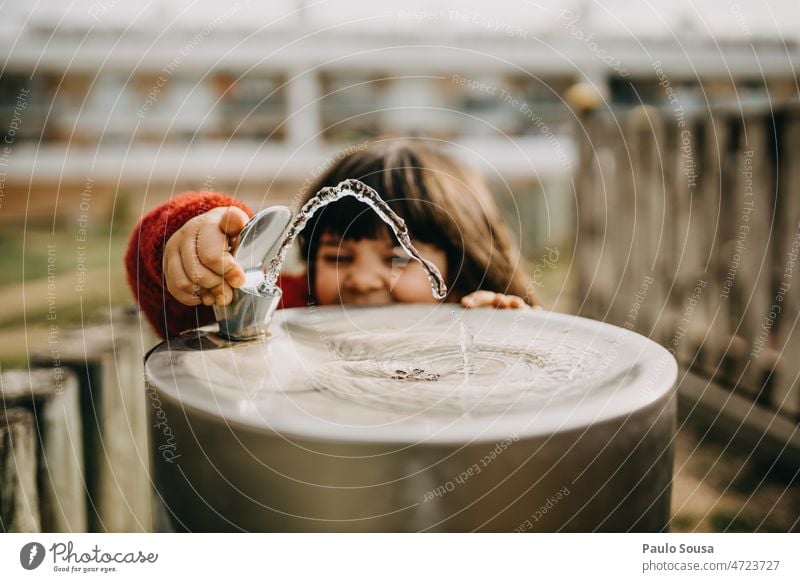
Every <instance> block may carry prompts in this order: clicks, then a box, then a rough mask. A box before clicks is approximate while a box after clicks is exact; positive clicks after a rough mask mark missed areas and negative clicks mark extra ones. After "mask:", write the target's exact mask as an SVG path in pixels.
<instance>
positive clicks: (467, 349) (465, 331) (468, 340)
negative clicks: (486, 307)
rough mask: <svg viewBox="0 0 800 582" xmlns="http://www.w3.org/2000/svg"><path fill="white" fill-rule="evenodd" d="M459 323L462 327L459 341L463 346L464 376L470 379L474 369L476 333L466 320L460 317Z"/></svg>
mask: <svg viewBox="0 0 800 582" xmlns="http://www.w3.org/2000/svg"><path fill="white" fill-rule="evenodd" d="M458 325H459V326H460V327H461V330H460V332H459V336H458V343H459V345H460V346H461V357H462V358H463V359H464V378H465V379H466V380H468V379H469V376H470V374H471V373H472V372H473V371H474V370H473V369H472V349H473V347H474V346H475V334H474V333H472V330H471V329H470V328H469V326H468V325H467V324H466V323H464V321H463V320H462V319H461V318H459V320H458Z"/></svg>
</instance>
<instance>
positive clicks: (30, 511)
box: [0, 408, 41, 532]
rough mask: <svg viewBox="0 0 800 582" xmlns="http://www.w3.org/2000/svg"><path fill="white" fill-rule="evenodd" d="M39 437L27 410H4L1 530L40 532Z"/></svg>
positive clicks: (0, 457)
mask: <svg viewBox="0 0 800 582" xmlns="http://www.w3.org/2000/svg"><path fill="white" fill-rule="evenodd" d="M35 435H36V433H35V425H34V421H33V414H31V412H30V411H29V410H26V409H24V408H5V409H3V410H0V530H2V531H3V532H39V531H41V519H40V517H39V496H38V491H37V489H36V468H37V461H36V436H35Z"/></svg>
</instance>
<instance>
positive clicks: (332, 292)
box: [314, 262, 339, 305]
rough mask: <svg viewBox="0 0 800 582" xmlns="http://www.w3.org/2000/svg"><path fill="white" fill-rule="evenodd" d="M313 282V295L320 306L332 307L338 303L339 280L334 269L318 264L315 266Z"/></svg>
mask: <svg viewBox="0 0 800 582" xmlns="http://www.w3.org/2000/svg"><path fill="white" fill-rule="evenodd" d="M316 267H317V268H316V274H315V281H314V287H315V289H314V295H315V296H316V300H317V303H319V304H320V305H332V304H335V303H338V302H339V279H338V276H337V274H336V269H331V268H330V267H329V266H328V265H326V264H325V263H322V262H319V263H317V266H316Z"/></svg>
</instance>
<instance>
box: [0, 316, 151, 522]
mask: <svg viewBox="0 0 800 582" xmlns="http://www.w3.org/2000/svg"><path fill="white" fill-rule="evenodd" d="M153 341H154V338H153V336H152V333H151V332H150V330H149V328H148V327H147V326H146V325H140V319H139V317H138V316H137V315H136V314H135V312H127V313H123V312H113V313H112V314H111V316H110V319H109V320H108V321H105V322H101V323H97V324H93V325H87V326H85V327H83V328H76V329H71V330H69V331H64V332H63V334H61V335H59V336H57V337H55V338H53V341H51V342H48V345H47V346H43V347H42V349H40V351H39V352H37V354H36V355H35V356H34V357H33V358H32V362H31V367H30V369H28V370H12V371H3V372H2V373H0V397H2V405H0V531H8V532H13V531H17V532H23V531H24V532H37V531H47V532H81V531H98V532H105V531H107V532H136V531H151V530H152V527H153V524H152V510H151V505H152V488H151V483H150V477H149V453H148V448H147V438H148V435H147V418H146V416H147V415H146V412H147V411H146V405H147V402H146V398H145V389H144V368H143V352H144V350H145V349H146V348H147V347H149V345H150V344H152V343H153Z"/></svg>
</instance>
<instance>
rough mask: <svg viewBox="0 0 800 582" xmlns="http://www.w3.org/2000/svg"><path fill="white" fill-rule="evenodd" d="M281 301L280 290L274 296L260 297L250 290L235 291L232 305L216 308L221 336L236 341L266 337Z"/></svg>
mask: <svg viewBox="0 0 800 582" xmlns="http://www.w3.org/2000/svg"><path fill="white" fill-rule="evenodd" d="M280 301H281V292H280V290H278V292H277V293H276V294H274V295H271V294H263V295H259V294H258V293H255V292H254V291H253V290H250V289H234V293H233V301H231V303H229V304H228V305H223V306H221V307H220V306H217V305H215V306H214V315H215V316H216V318H217V323H218V324H219V335H221V336H222V337H224V338H225V339H229V340H234V341H241V340H250V339H255V338H259V337H265V336H266V335H267V328H268V327H269V323H270V321H272V316H273V315H274V314H275V310H276V309H277V308H278V303H280Z"/></svg>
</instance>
